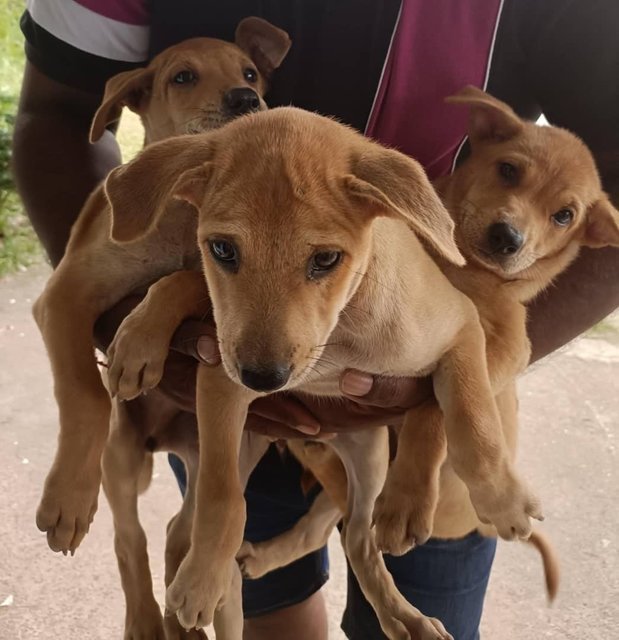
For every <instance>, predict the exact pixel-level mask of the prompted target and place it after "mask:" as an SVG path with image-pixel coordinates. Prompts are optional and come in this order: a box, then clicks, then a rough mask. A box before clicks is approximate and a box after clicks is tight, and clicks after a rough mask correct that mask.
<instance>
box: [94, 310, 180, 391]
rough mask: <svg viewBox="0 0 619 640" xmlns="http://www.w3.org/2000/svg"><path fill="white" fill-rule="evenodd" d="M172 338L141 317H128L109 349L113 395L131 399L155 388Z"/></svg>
mask: <svg viewBox="0 0 619 640" xmlns="http://www.w3.org/2000/svg"><path fill="white" fill-rule="evenodd" d="M171 338H172V336H171V335H168V334H167V332H165V331H164V330H163V329H162V328H161V327H153V326H152V325H151V323H150V322H147V321H146V320H145V319H144V318H143V316H142V315H141V314H139V313H133V314H130V315H128V316H127V317H126V318H125V319H124V321H123V323H122V324H121V325H120V327H119V328H118V331H117V332H116V336H115V337H114V340H113V341H112V344H111V345H110V347H109V348H108V350H107V356H108V371H107V375H108V381H109V388H110V393H111V394H112V396H118V398H120V399H121V400H131V399H132V398H135V397H136V396H139V395H140V394H141V393H144V392H145V391H148V390H149V389H152V388H154V387H156V386H157V385H158V384H159V382H160V380H161V378H162V376H163V367H164V365H165V361H166V358H167V356H168V349H169V346H170V340H171Z"/></svg>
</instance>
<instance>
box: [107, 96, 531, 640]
mask: <svg viewBox="0 0 619 640" xmlns="http://www.w3.org/2000/svg"><path fill="white" fill-rule="evenodd" d="M136 185H141V189H140V191H139V193H138V192H137V191H136ZM106 194H107V197H108V198H109V200H110V203H111V207H112V218H113V222H112V236H113V238H115V239H116V240H117V241H119V242H121V243H138V244H140V245H141V244H143V243H145V242H148V238H149V237H150V230H151V229H153V228H160V227H161V225H163V224H165V222H166V220H168V219H169V217H170V207H171V206H173V205H170V202H171V199H172V198H176V199H177V200H180V201H186V202H189V203H191V204H192V205H193V206H194V207H195V208H196V209H198V211H199V216H198V242H199V245H200V249H201V252H202V256H203V269H204V275H205V276H206V285H208V293H209V294H210V297H211V300H212V304H213V311H214V317H215V322H216V325H217V330H218V337H219V341H220V350H221V354H222V362H223V366H222V367H217V368H209V367H205V366H200V367H199V369H198V381H197V407H198V427H199V441H200V463H199V471H198V480H197V482H198V486H197V498H196V510H195V514H194V523H193V531H192V538H191V547H190V550H189V552H188V554H187V556H186V557H185V559H184V560H183V562H182V563H181V566H180V567H179V570H178V572H177V574H176V577H175V578H174V581H173V582H172V584H171V585H170V587H169V588H168V592H167V596H166V602H167V607H168V609H169V610H170V611H176V612H177V613H178V616H179V619H180V621H181V623H182V625H183V626H184V627H186V628H194V627H196V626H204V625H206V624H208V623H209V622H210V620H212V617H213V612H214V610H215V608H216V606H218V604H221V602H222V599H223V597H224V595H225V594H226V593H227V592H228V587H229V585H230V579H231V575H233V574H234V571H235V569H234V567H235V564H234V562H233V558H234V555H235V553H236V552H237V551H238V549H239V547H240V544H241V541H242V530H243V524H244V500H243V494H242V489H243V478H245V477H246V475H247V469H246V468H245V467H244V465H241V468H242V470H243V473H240V472H239V451H240V450H241V447H242V444H243V438H242V434H243V424H244V422H245V417H246V414H247V407H248V405H249V403H250V402H251V401H252V400H253V399H255V398H256V397H258V396H259V395H262V394H264V393H271V392H274V391H277V390H281V389H292V388H294V389H296V390H297V391H299V392H302V393H303V392H304V393H310V394H313V395H323V396H324V395H326V396H338V395H339V389H338V383H337V381H338V378H339V375H340V373H341V372H342V370H343V369H344V368H347V367H355V368H360V369H364V370H366V371H370V372H374V373H383V374H387V375H421V374H426V373H430V372H433V375H434V385H435V389H436V393H437V396H438V398H439V402H440V406H441V408H442V410H443V411H444V413H445V416H446V425H447V430H448V439H449V441H450V444H451V446H452V447H453V449H454V451H456V452H457V455H456V456H455V459H456V460H457V462H459V463H460V466H459V469H458V471H459V473H460V474H461V475H462V476H463V477H466V479H467V481H468V482H469V483H470V484H469V486H470V487H471V490H472V492H473V491H474V492H475V496H476V506H477V508H478V509H479V510H480V512H482V513H483V514H484V515H485V517H487V518H488V520H489V521H491V522H493V524H495V525H496V526H497V527H498V528H499V530H500V531H508V532H510V533H511V531H512V530H516V531H517V533H518V535H519V536H521V537H527V536H528V535H529V532H530V520H529V518H530V517H531V516H533V517H539V516H540V514H539V506H538V504H537V501H536V500H535V498H533V496H531V494H530V493H529V491H528V489H526V487H524V485H523V484H522V483H521V482H520V481H519V480H518V479H517V477H516V475H515V472H514V470H513V467H512V465H511V462H510V460H509V453H508V451H507V447H506V444H505V442H504V440H503V435H502V431H501V427H500V422H499V416H498V412H497V410H496V405H495V403H494V400H493V397H492V391H491V388H490V385H489V381H488V379H487V373H486V364H485V352H484V341H483V331H482V329H481V325H480V324H479V320H478V317H477V312H476V310H475V307H474V306H473V305H472V303H471V302H470V300H468V298H466V296H464V295H462V294H461V293H460V292H458V291H457V290H456V289H455V288H454V287H452V286H451V285H450V283H449V282H448V280H447V279H446V278H445V276H444V275H443V274H442V273H441V272H440V270H439V269H438V267H437V266H436V263H435V262H434V261H433V260H432V259H431V257H430V255H429V254H428V252H427V251H426V250H425V249H424V247H423V245H422V243H421V241H420V239H418V237H417V235H416V234H418V235H419V237H420V238H422V239H423V241H424V242H426V243H428V244H429V245H430V246H432V250H433V251H435V252H437V253H439V254H440V255H442V256H443V257H444V259H445V260H447V261H451V262H453V263H455V264H462V263H463V259H462V256H461V254H460V253H459V251H458V250H457V247H456V245H455V243H454V242H453V238H452V233H453V222H452V220H451V218H450V217H449V214H448V213H447V212H446V210H445V209H444V207H443V206H442V204H441V203H440V201H439V200H438V198H437V197H436V194H435V192H434V191H433V189H432V187H431V185H430V184H429V183H428V181H427V178H426V177H425V174H424V173H423V171H422V170H421V168H420V167H419V165H418V164H417V163H416V162H414V161H413V160H411V159H410V158H408V157H406V156H404V155H402V154H399V153H397V152H395V151H392V150H387V149H384V148H382V147H381V146H380V145H377V144H375V143H372V142H370V141H368V140H367V139H366V138H363V137H362V136H361V135H359V134H357V133H355V132H353V131H352V130H350V129H348V128H347V127H344V126H342V125H339V124H337V123H336V122H334V121H332V120H329V119H326V118H323V117H320V116H317V115H313V114H309V113H306V112H303V111H299V110H296V109H292V108H284V109H276V110H273V111H270V112H267V113H263V114H255V115H252V116H248V117H246V118H242V119H240V120H238V121H235V122H233V123H231V124H229V125H227V126H226V127H225V128H223V129H222V130H220V131H219V132H213V133H211V134H209V135H206V136H197V137H192V138H186V139H177V140H170V141H165V142H163V143H160V144H158V145H154V146H152V147H150V148H149V149H147V150H146V151H145V152H144V153H143V154H142V155H141V156H140V157H139V158H138V159H136V160H135V161H134V162H132V163H130V164H129V165H127V166H125V167H124V168H121V169H119V170H115V171H114V172H112V173H111V174H110V176H109V177H108V179H107V181H106ZM129 212H131V213H130V215H129ZM176 215H178V214H176ZM413 231H414V232H415V233H413ZM202 278H203V275H202V274H201V273H199V272H197V271H194V270H187V271H182V272H178V273H175V274H172V275H170V276H168V277H167V278H165V279H163V280H160V281H159V282H156V283H155V284H154V285H153V286H152V287H151V288H150V290H149V293H148V296H147V298H146V299H145V300H144V301H143V303H142V304H141V305H139V307H138V308H136V310H135V312H134V313H133V314H132V315H130V316H128V317H127V318H126V319H125V321H124V322H123V325H121V327H120V329H119V332H118V334H117V337H116V339H115V343H114V345H113V346H112V348H111V357H112V364H111V367H110V371H109V375H110V385H111V389H112V391H114V392H117V393H118V394H119V395H120V397H125V398H130V397H134V396H135V395H137V394H138V393H140V392H141V391H143V390H144V389H145V388H148V387H149V386H152V385H154V384H156V383H157V382H158V379H159V377H160V374H161V367H162V360H161V358H162V357H164V355H165V351H166V349H167V347H168V345H169V341H170V338H171V335H172V332H173V327H174V326H175V324H174V322H171V321H170V320H169V319H168V316H169V315H170V311H169V310H168V309H173V310H174V311H173V313H172V315H180V310H181V308H182V307H183V305H185V306H186V308H185V309H184V313H183V315H185V316H191V315H193V314H196V313H199V311H200V309H201V306H200V304H199V302H200V300H202V301H203V300H204V298H205V297H206V295H207V294H206V286H205V284H204V282H203V280H202ZM200 282H202V286H203V295H202V297H199V296H195V297H194V301H193V303H192V304H190V301H189V299H188V296H186V295H184V294H182V293H181V292H182V291H184V290H189V289H191V290H193V291H195V289H194V288H195V287H196V283H200ZM194 295H195V294H194ZM370 310H371V311H370ZM175 321H176V322H177V321H178V318H176V319H175ZM170 325H172V327H171V326H170ZM140 335H142V336H143V337H142V339H141V340H140ZM140 342H142V343H143V345H147V348H145V347H144V346H143V345H140ZM153 344H157V345H162V346H160V347H158V348H157V350H156V351H157V353H160V354H162V355H161V358H160V360H159V361H156V362H153V357H152V354H153V349H152V345H153ZM155 360H156V359H155ZM330 444H331V446H333V447H334V449H336V451H337V453H338V455H339V456H340V458H341V459H342V462H343V464H344V467H345V469H346V473H347V476H348V481H349V482H348V499H347V504H348V508H347V514H346V518H345V525H344V529H343V536H342V537H343V544H344V548H345V550H346V553H347V555H348V558H349V560H350V562H351V566H352V567H353V570H354V571H355V573H356V575H357V577H358V579H359V582H360V584H361V587H362V589H363V591H364V593H365V595H366V597H367V598H368V599H369V601H370V602H371V603H372V605H373V606H374V608H375V610H376V612H377V615H378V617H379V620H380V622H381V625H382V627H383V630H384V631H385V633H386V634H387V636H388V637H390V638H399V637H410V635H412V636H413V637H419V638H448V637H450V636H449V635H448V634H447V633H446V632H445V630H444V628H443V627H442V625H441V624H440V623H439V622H438V621H436V620H430V619H427V618H425V617H423V616H422V615H421V614H420V613H419V612H418V611H417V610H415V609H414V608H412V607H411V606H410V605H409V604H408V603H406V601H405V600H404V599H403V598H402V596H401V595H400V594H399V593H398V592H397V591H396V589H395V586H394V584H393V581H392V579H391V577H390V576H389V574H388V573H387V572H386V569H385V566H384V563H383V561H382V558H381V556H380V554H379V553H378V550H377V548H376V544H375V541H374V537H373V533H372V531H371V526H370V525H371V512H372V506H373V504H374V501H375V498H376V497H377V495H378V493H379V491H380V489H381V488H382V485H383V481H384V477H385V473H386V468H387V461H388V442H387V432H386V429H385V428H382V429H377V430H368V431H365V432H361V433H351V434H342V435H340V436H338V437H337V438H335V439H334V440H333V441H332V442H331V443H330ZM405 634H406V635H405Z"/></svg>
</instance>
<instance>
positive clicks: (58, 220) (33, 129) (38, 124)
mask: <svg viewBox="0 0 619 640" xmlns="http://www.w3.org/2000/svg"><path fill="white" fill-rule="evenodd" d="M50 130H51V131H53V133H50ZM105 138H108V139H107V140H105ZM91 147H92V148H91ZM95 147H96V148H95ZM119 162H120V157H119V154H118V147H117V146H116V143H115V141H114V139H113V136H111V135H110V136H105V137H104V140H102V144H101V143H97V145H90V143H89V142H88V140H87V139H85V138H84V137H83V136H79V135H75V133H74V129H73V126H65V123H64V122H62V121H61V120H59V119H57V118H54V117H51V118H50V117H36V118H33V117H32V116H31V115H30V114H27V113H24V114H21V115H20V117H19V118H18V120H17V122H16V128H15V151H14V155H13V171H14V174H15V181H16V184H17V189H18V191H19V194H20V195H21V198H22V200H23V202H24V206H25V209H26V212H27V214H28V217H29V218H30V220H31V222H32V225H33V227H34V229H35V231H36V232H37V235H38V236H39V238H40V240H41V242H42V243H43V246H44V247H45V250H46V251H47V254H48V255H49V257H50V260H51V261H52V264H53V265H54V266H55V265H56V264H58V262H59V261H60V258H61V257H62V255H63V253H64V249H65V246H66V243H67V240H68V238H69V232H70V230H71V226H72V225H73V223H74V222H75V220H76V218H77V216H78V214H79V212H80V209H81V208H82V205H83V204H84V202H85V200H86V198H87V197H88V195H89V194H90V192H91V191H92V190H93V189H94V188H95V186H96V185H97V184H98V183H99V182H100V181H101V180H102V179H103V178H104V177H105V175H106V174H107V172H108V171H109V170H110V169H112V168H113V167H115V166H116V165H117V164H118V163H119Z"/></svg>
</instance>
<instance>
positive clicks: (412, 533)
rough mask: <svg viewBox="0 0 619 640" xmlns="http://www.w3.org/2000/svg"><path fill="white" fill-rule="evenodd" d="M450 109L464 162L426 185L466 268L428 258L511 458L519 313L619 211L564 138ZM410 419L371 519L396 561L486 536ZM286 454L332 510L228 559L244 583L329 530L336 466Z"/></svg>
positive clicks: (598, 239)
mask: <svg viewBox="0 0 619 640" xmlns="http://www.w3.org/2000/svg"><path fill="white" fill-rule="evenodd" d="M450 101H452V102H454V103H458V104H463V105H466V106H469V107H470V109H471V120H470V126H469V137H470V141H471V155H470V157H469V158H468V159H467V160H466V161H465V162H464V163H463V164H462V165H461V166H460V167H458V168H457V169H456V171H455V172H454V174H453V175H451V176H448V177H446V178H444V179H442V180H441V181H439V184H438V185H437V186H438V187H439V190H440V193H441V195H442V197H443V201H444V202H445V203H446V205H447V208H448V209H449V211H450V213H451V214H452V217H453V218H454V221H455V222H456V239H457V242H458V246H459V247H460V249H461V251H462V252H463V254H464V255H465V256H466V258H467V261H468V262H467V265H466V266H465V267H463V268H457V267H453V266H452V265H450V264H449V263H447V262H445V261H443V260H441V259H440V258H437V259H439V260H440V262H441V264H442V267H443V270H444V272H445V273H446V274H447V275H448V276H449V278H450V280H451V282H452V283H454V284H455V285H456V286H457V287H458V288H459V289H461V290H462V291H464V292H465V293H466V294H467V295H468V296H469V297H470V298H471V299H472V300H473V301H474V302H475V303H476V305H477V307H478V310H479V312H480V317H481V321H482V325H483V327H484V330H485V333H486V340H487V354H488V359H489V371H490V374H491V380H492V383H493V387H494V390H495V392H496V393H497V402H498V407H499V410H500V412H501V418H502V423H503V429H504V432H505V435H506V439H507V442H508V445H509V447H510V450H511V452H512V455H514V454H515V447H516V440H517V401H516V396H515V388H514V384H513V381H514V378H515V376H516V375H517V374H518V373H520V372H521V370H522V369H523V368H524V366H526V364H527V363H528V360H529V353H530V348H529V343H528V340H527V337H526V326H525V322H526V309H525V306H524V304H525V303H526V302H527V301H529V300H530V299H531V298H532V297H534V296H535V295H536V294H537V293H538V292H540V291H541V290H542V289H544V288H545V287H547V286H548V285H549V284H550V283H551V281H552V279H553V278H554V277H556V275H557V274H558V273H560V272H561V271H562V270H563V269H565V268H566V267H567V265H568V264H569V262H571V261H572V260H573V259H574V258H575V257H576V255H577V253H578V251H579V249H580V247H581V246H589V247H602V246H606V245H617V244H619V213H618V212H617V210H616V209H615V208H614V207H612V205H611V204H610V203H609V201H608V198H607V197H606V195H605V194H604V193H603V191H602V187H601V184H600V180H599V177H598V174H597V171H596V168H595V165H594V162H593V158H592V157H591V154H590V152H589V151H588V150H587V149H586V148H585V146H584V145H583V144H582V142H580V140H578V138H576V137H575V136H574V135H572V134H571V133H569V132H567V131H564V130H561V129H557V128H555V127H539V126H536V125H534V124H532V123H526V122H523V121H522V120H520V119H519V118H517V117H516V115H515V114H514V112H513V111H512V110H511V109H510V108H509V107H508V106H507V105H505V104H504V103H502V102H500V101H498V100H496V99H494V98H492V97H491V96H489V95H487V94H485V93H483V92H481V91H479V90H477V89H474V88H472V87H469V88H467V89H465V90H463V91H461V92H460V93H459V94H458V95H457V96H454V97H453V98H451V99H450ZM415 412H416V414H417V419H418V422H417V424H416V428H415V429H414V430H412V429H411V431H410V433H409V432H404V433H403V434H401V435H400V438H399V442H398V454H397V457H396V461H395V462H394V464H393V466H392V468H391V470H390V472H389V479H388V483H387V485H386V487H385V489H384V491H383V494H382V495H381V497H380V499H379V503H378V505H377V508H376V510H375V518H376V523H377V530H378V531H377V536H378V538H379V540H380V544H381V546H382V547H383V548H384V549H386V550H389V551H392V552H401V551H405V550H406V549H407V548H409V547H410V546H412V544H413V543H417V544H421V543H423V542H424V541H425V540H426V539H427V537H428V536H429V535H430V533H432V534H433V535H435V536H437V537H441V538H454V537H461V536H463V535H465V534H467V533H468V532H470V531H471V530H473V529H475V528H480V529H481V531H482V532H483V533H485V534H486V535H496V532H495V531H493V530H492V528H489V527H485V526H482V525H481V523H480V522H479V520H478V518H477V516H476V514H475V511H474V509H473V507H472V505H471V501H470V499H469V497H468V491H467V489H466V487H465V485H464V483H462V481H460V480H459V479H458V478H457V476H456V474H455V473H454V472H453V468H452V466H451V465H450V461H449V458H447V461H446V462H445V463H444V464H443V466H442V472H441V464H442V463H443V461H444V459H445V456H446V450H445V433H444V429H443V425H442V416H441V415H440V412H439V411H438V407H437V406H436V405H435V404H434V403H432V402H428V403H427V404H426V405H425V406H423V407H421V408H420V409H419V410H415ZM294 451H295V454H296V455H297V457H298V458H299V459H300V460H301V461H302V462H303V464H304V465H305V466H307V467H308V468H309V469H311V470H312V471H313V472H314V475H315V476H316V477H317V478H318V479H319V480H320V482H321V484H323V486H324V487H325V491H326V492H327V493H328V494H329V495H330V496H331V498H332V499H333V501H332V502H331V508H329V505H328V503H327V501H326V498H325V497H322V498H321V500H320V502H318V501H317V503H316V507H315V509H314V508H313V509H312V512H311V513H310V514H308V516H306V517H305V518H304V519H303V521H302V522H300V523H299V527H298V529H297V528H296V527H295V528H294V529H291V530H290V531H288V532H286V533H285V534H283V535H282V536H279V537H278V538H274V539H273V540H269V541H266V542H263V543H259V544H253V545H252V544H249V543H244V545H243V548H242V549H241V552H240V553H239V560H240V562H241V566H242V569H243V572H244V573H245V575H247V576H248V577H258V576H260V575H263V574H264V573H266V572H267V571H270V570H272V569H274V568H276V567H278V566H281V565H282V564H288V563H289V562H291V561H292V560H294V559H295V558H296V557H301V556H303V555H305V554H306V553H307V552H308V551H309V550H311V549H314V548H319V547H321V546H322V545H323V544H325V542H326V540H327V538H328V536H329V534H330V531H331V527H332V523H333V522H334V521H337V514H338V509H337V508H336V507H335V505H336V504H337V505H338V506H339V507H340V509H341V495H340V497H339V498H338V495H339V494H341V492H342V488H341V487H338V484H339V483H341V479H342V473H341V463H340V462H339V460H337V458H335V457H334V456H333V455H332V454H331V453H330V452H329V451H328V449H327V448H326V447H325V446H322V448H321V446H320V445H317V444H311V445H309V446H308V447H306V448H305V449H304V448H303V447H300V446H299V445H298V444H295V445H294ZM439 474H440V491H439ZM439 496H440V497H439ZM437 499H438V512H437V515H436V518H435V509H436V503H437ZM303 529H304V530H303ZM530 542H531V543H532V544H533V545H534V546H536V548H537V549H538V550H539V551H540V553H541V555H542V558H543V560H544V567H545V573H546V583H547V589H548V595H549V598H550V599H553V598H554V596H555V594H556V591H557V587H558V562H557V560H556V556H555V554H554V552H553V550H552V547H551V546H550V545H549V543H548V541H547V540H546V539H545V538H544V536H542V535H541V533H540V532H533V534H532V536H531V539H530Z"/></svg>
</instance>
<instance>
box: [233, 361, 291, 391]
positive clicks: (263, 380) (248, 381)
mask: <svg viewBox="0 0 619 640" xmlns="http://www.w3.org/2000/svg"><path fill="white" fill-rule="evenodd" d="M288 378H290V367H289V366H286V365H279V364H273V365H267V366H263V367H256V368H249V367H242V368H241V382H242V383H243V384H244V385H245V386H246V387H249V388H250V389H254V390H255V391H275V390H276V389H279V388H280V387H283V386H284V385H285V384H286V382H288Z"/></svg>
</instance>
